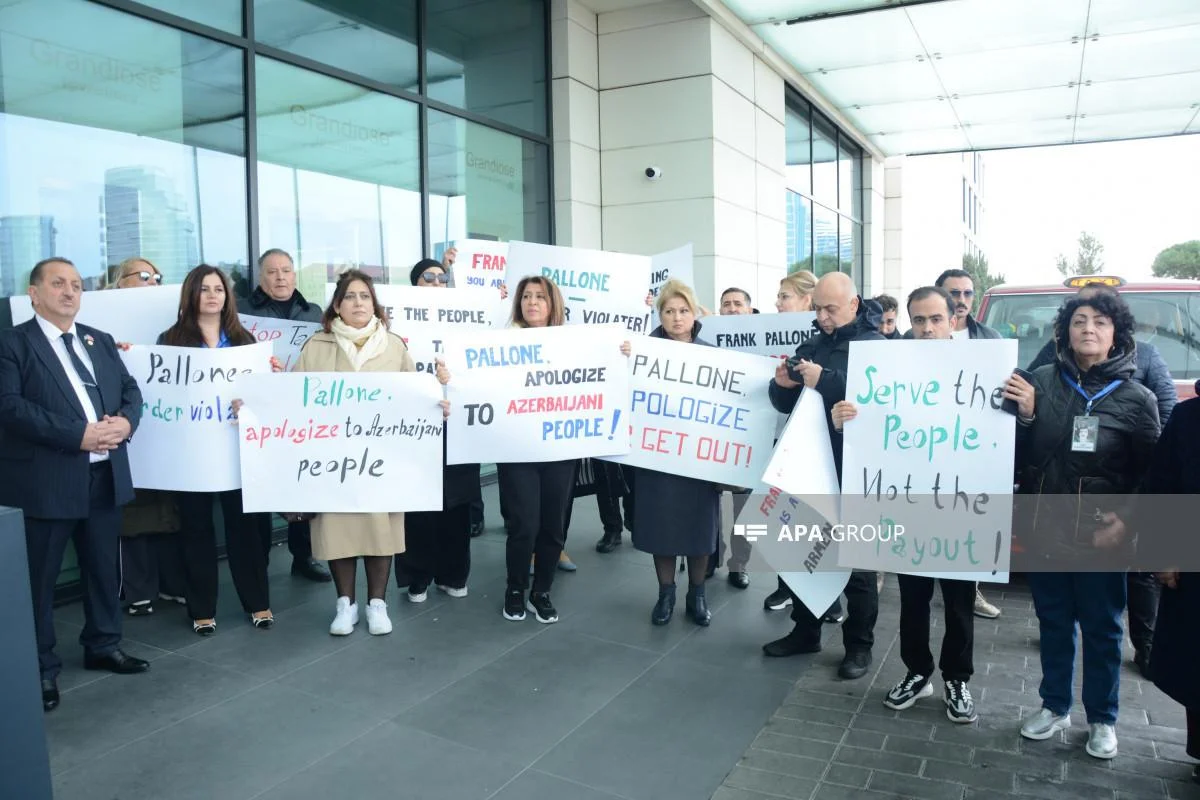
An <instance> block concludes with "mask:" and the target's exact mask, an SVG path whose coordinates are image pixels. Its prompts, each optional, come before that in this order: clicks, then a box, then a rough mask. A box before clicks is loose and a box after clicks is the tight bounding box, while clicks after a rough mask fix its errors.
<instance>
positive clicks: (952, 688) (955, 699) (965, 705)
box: [946, 681, 979, 725]
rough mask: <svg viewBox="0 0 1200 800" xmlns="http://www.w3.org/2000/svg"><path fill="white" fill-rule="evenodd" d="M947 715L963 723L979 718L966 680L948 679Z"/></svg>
mask: <svg viewBox="0 0 1200 800" xmlns="http://www.w3.org/2000/svg"><path fill="white" fill-rule="evenodd" d="M946 717H947V718H948V719H949V720H950V721H951V722H957V723H959V724H961V725H965V724H967V723H968V722H974V721H975V720H977V719H979V715H978V714H976V713H975V701H974V700H972V699H971V690H970V689H968V688H967V682H966V681H946Z"/></svg>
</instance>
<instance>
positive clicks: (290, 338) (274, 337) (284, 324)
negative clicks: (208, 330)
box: [238, 314, 321, 372]
mask: <svg viewBox="0 0 1200 800" xmlns="http://www.w3.org/2000/svg"><path fill="white" fill-rule="evenodd" d="M238 318H239V319H240V320H241V321H242V325H243V326H245V328H246V330H248V331H249V332H250V335H251V336H253V337H254V340H255V341H258V342H269V343H270V344H271V347H272V349H273V350H274V353H275V357H276V358H278V359H279V361H280V363H282V364H283V371H284V372H287V371H288V370H290V369H291V368H292V364H295V363H296V359H298V358H300V350H301V349H302V348H303V347H304V343H305V342H307V341H308V337H310V336H312V335H313V334H314V333H316V332H317V331H319V330H321V323H319V322H305V321H303V320H298V319H276V318H274V317H252V316H250V315H249V314H239V315H238Z"/></svg>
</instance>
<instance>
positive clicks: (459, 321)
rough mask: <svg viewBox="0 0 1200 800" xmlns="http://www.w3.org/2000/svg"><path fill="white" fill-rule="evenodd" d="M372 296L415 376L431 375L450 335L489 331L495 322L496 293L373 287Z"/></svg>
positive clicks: (494, 291)
mask: <svg viewBox="0 0 1200 800" xmlns="http://www.w3.org/2000/svg"><path fill="white" fill-rule="evenodd" d="M375 293H376V296H377V297H378V298H379V303H380V304H381V305H382V306H383V307H384V309H385V310H386V311H387V312H388V315H389V316H390V317H391V321H392V322H391V331H392V333H395V334H396V335H397V336H399V337H400V338H401V339H403V340H404V344H405V345H407V346H408V352H409V355H411V356H412V359H413V361H414V362H416V365H417V371H418V372H433V371H434V362H435V360H436V359H439V358H441V357H442V351H443V349H444V340H445V338H446V336H448V335H449V334H450V333H451V332H452V331H455V330H472V329H482V328H491V327H492V326H493V324H494V323H495V322H496V319H497V317H496V313H497V312H496V309H497V303H498V301H499V290H492V289H434V288H430V287H427V286H386V285H384V286H376V287H375Z"/></svg>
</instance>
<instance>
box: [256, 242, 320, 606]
mask: <svg viewBox="0 0 1200 800" xmlns="http://www.w3.org/2000/svg"><path fill="white" fill-rule="evenodd" d="M238 313H240V314H247V315H249V316H252V317H268V318H270V319H292V320H299V321H301V322H320V321H321V314H322V309H321V307H320V306H318V305H315V304H313V303H310V302H308V301H307V300H305V299H304V295H302V294H300V292H298V291H297V290H296V266H295V264H294V263H292V257H291V256H290V255H288V254H287V253H286V252H285V251H283V250H280V249H279V248H276V247H273V248H271V249H270V250H268V251H266V252H265V253H263V254H262V255H261V256H260V257H259V259H258V286H256V287H255V288H254V291H253V292H251V293H250V296H249V297H239V298H238ZM263 520H265V522H266V525H267V529H266V530H264V531H262V535H263V538H264V539H265V540H266V542H267V546H268V547H269V546H270V539H271V531H270V525H271V521H270V520H271V517H270V515H269V514H264V515H263ZM288 550H289V551H290V552H291V554H292V574H293V575H301V576H303V577H305V578H308V579H309V580H310V581H317V582H319V583H322V582H325V581H329V580H332V576H330V574H329V570H328V569H326V568H325V565H324V564H322V563H321V562H320V561H317V560H316V559H315V558H313V557H312V531H311V529H310V526H309V523H308V522H289V523H288Z"/></svg>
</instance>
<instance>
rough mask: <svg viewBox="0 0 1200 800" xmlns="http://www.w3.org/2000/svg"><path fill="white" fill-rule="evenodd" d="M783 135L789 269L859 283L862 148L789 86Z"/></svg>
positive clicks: (861, 235)
mask: <svg viewBox="0 0 1200 800" xmlns="http://www.w3.org/2000/svg"><path fill="white" fill-rule="evenodd" d="M786 136H787V166H786V167H785V177H786V180H787V192H788V197H787V263H788V271H789V272H796V271H798V270H802V269H805V270H810V271H812V272H813V273H815V274H816V275H817V276H821V275H824V274H826V273H828V272H837V271H841V272H845V273H846V274H848V275H850V276H851V277H852V278H853V279H854V281H855V283H857V284H859V285H860V286H861V285H862V281H863V248H862V242H863V221H862V213H863V212H862V209H863V177H862V176H863V153H862V150H861V149H860V148H859V147H858V146H857V145H856V144H854V142H852V141H851V140H850V138H849V137H847V136H846V135H845V134H843V133H842V132H841V131H840V130H839V129H838V128H837V126H835V125H834V124H833V123H832V122H830V121H829V120H827V119H825V117H823V116H821V114H820V113H819V112H817V111H816V110H815V109H813V107H812V105H811V104H810V103H809V102H808V101H807V100H804V99H803V98H801V97H800V96H799V95H797V94H795V93H794V92H792V91H791V90H788V93H787V125H786Z"/></svg>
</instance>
